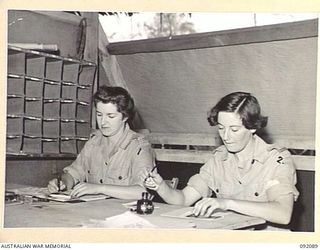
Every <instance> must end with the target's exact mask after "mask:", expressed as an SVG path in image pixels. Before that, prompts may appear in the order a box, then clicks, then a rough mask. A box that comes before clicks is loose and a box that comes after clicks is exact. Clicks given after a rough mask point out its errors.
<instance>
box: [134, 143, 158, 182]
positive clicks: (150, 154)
mask: <svg viewBox="0 0 320 250" xmlns="http://www.w3.org/2000/svg"><path fill="white" fill-rule="evenodd" d="M134 154H135V155H134V159H133V165H132V174H131V178H130V185H142V184H143V183H142V180H141V179H140V173H141V171H142V170H144V169H147V170H151V169H152V168H153V166H155V154H154V151H153V149H152V148H151V145H150V144H149V143H147V142H145V143H143V144H142V145H140V146H139V147H138V148H137V151H135V152H134Z"/></svg>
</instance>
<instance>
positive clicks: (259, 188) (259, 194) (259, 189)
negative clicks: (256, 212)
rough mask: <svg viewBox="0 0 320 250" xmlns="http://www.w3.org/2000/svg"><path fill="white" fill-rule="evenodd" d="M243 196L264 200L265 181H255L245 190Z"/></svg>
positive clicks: (265, 198)
mask: <svg viewBox="0 0 320 250" xmlns="http://www.w3.org/2000/svg"><path fill="white" fill-rule="evenodd" d="M245 193H246V194H245V195H244V196H246V197H245V198H246V199H248V200H252V201H266V200H267V197H266V190H265V183H263V182H261V183H255V184H253V185H251V186H250V187H249V188H247V189H246V191H245Z"/></svg>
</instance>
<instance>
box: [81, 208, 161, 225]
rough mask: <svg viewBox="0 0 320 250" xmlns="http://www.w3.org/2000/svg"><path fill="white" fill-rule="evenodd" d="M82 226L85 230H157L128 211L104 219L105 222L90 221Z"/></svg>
mask: <svg viewBox="0 0 320 250" xmlns="http://www.w3.org/2000/svg"><path fill="white" fill-rule="evenodd" d="M82 226H83V227H86V228H91V227H95V228H97V227H101V228H157V226H156V225H154V224H152V223H150V222H149V221H148V220H146V219H144V218H142V217H140V216H138V215H136V214H135V213H133V212H129V211H127V212H124V213H122V214H118V215H115V216H111V217H108V218H105V220H94V219H91V220H90V221H89V222H85V223H83V224H82Z"/></svg>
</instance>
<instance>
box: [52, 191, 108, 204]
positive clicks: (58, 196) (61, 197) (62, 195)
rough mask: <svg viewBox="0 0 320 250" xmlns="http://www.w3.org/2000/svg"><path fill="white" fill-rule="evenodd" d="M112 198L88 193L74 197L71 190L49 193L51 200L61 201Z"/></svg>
mask: <svg viewBox="0 0 320 250" xmlns="http://www.w3.org/2000/svg"><path fill="white" fill-rule="evenodd" d="M108 198H111V196H107V195H104V194H86V195H83V196H80V197H73V196H71V195H70V191H66V192H59V193H52V194H49V195H48V199H49V200H53V201H59V202H85V201H96V200H105V199H108Z"/></svg>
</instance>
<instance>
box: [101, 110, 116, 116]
mask: <svg viewBox="0 0 320 250" xmlns="http://www.w3.org/2000/svg"><path fill="white" fill-rule="evenodd" d="M96 112H97V113H100V114H106V115H116V114H117V113H116V112H114V113H103V112H101V111H99V110H96Z"/></svg>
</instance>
